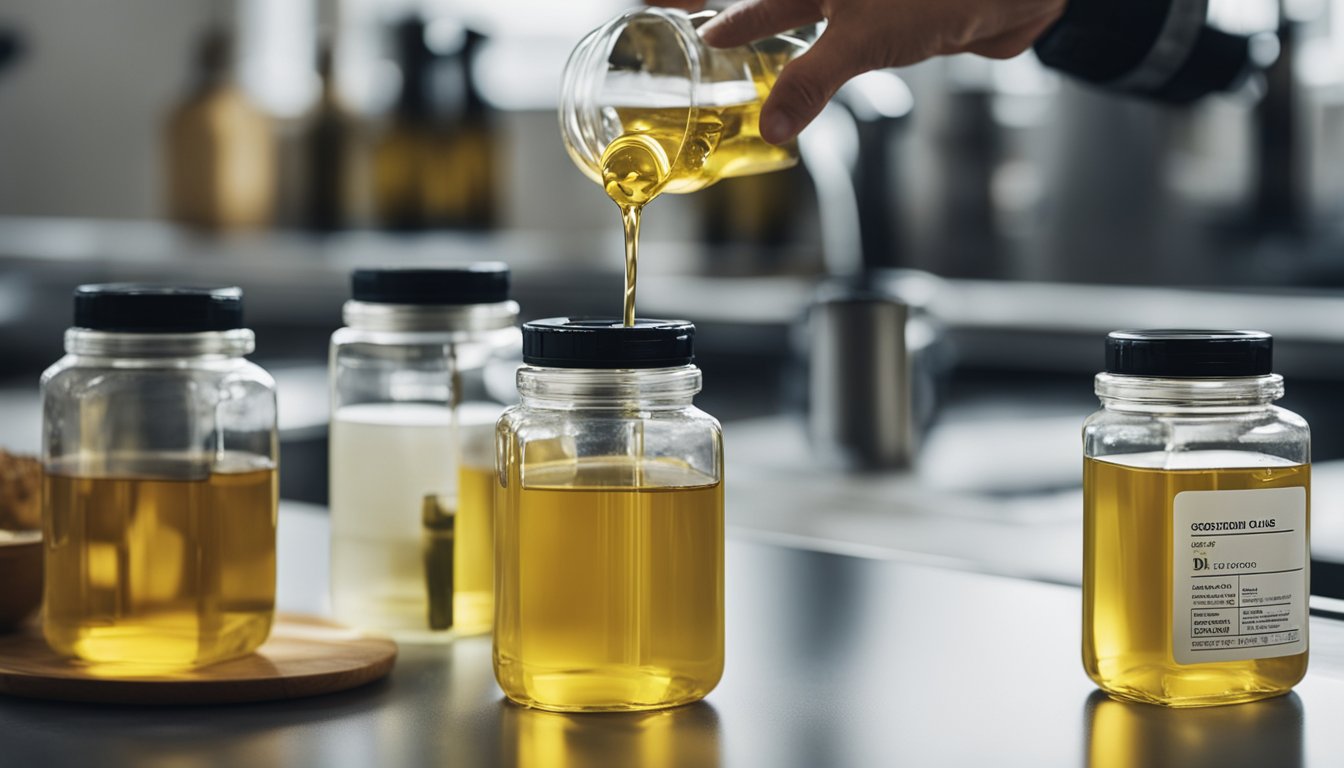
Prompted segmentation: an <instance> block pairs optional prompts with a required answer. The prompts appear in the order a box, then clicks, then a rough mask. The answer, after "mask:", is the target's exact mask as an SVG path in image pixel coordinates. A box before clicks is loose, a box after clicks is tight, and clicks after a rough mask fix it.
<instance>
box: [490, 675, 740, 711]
mask: <svg viewBox="0 0 1344 768" xmlns="http://www.w3.org/2000/svg"><path fill="white" fill-rule="evenodd" d="M716 683H717V680H716V681H714V682H710V683H708V684H706V681H704V680H700V679H693V678H688V677H683V676H674V675H669V674H660V673H659V672H657V671H636V672H608V673H601V672H595V671H593V670H575V671H568V672H546V673H539V674H527V675H525V682H524V683H523V685H521V686H517V687H515V686H512V685H502V686H501V687H503V688H504V694H505V695H506V696H507V697H508V698H509V700H510V701H512V702H514V703H515V704H519V705H521V706H524V707H530V708H533V709H541V710H545V711H548V712H639V711H646V710H653V709H667V708H670V707H680V706H683V705H686V704H691V703H694V702H697V701H699V700H701V699H703V698H704V697H705V696H706V695H708V694H709V692H710V691H711V690H713V689H714V685H715V684H716Z"/></svg>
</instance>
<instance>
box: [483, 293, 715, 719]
mask: <svg viewBox="0 0 1344 768" xmlns="http://www.w3.org/2000/svg"><path fill="white" fill-rule="evenodd" d="M693 334H694V326H692V325H690V324H689V323H684V322H680V321H661V320H639V321H637V322H636V323H635V325H634V326H632V327H627V326H624V325H623V324H622V323H621V322H620V321H618V320H573V319H569V318H555V319H550V320H539V321H536V322H533V323H528V324H527V325H525V326H524V328H523V359H524V362H525V363H526V365H525V366H524V367H523V368H521V369H520V370H519V371H518V391H519V394H520V395H521V403H520V404H519V405H518V406H515V407H514V408H511V409H509V410H508V411H506V412H505V413H504V415H503V416H502V417H501V418H500V420H499V425H498V429H497V435H496V447H497V450H498V454H499V456H498V462H497V463H498V468H499V483H500V487H501V491H500V502H499V510H498V516H497V519H496V527H495V551H496V555H495V557H496V571H495V584H496V589H497V594H496V606H495V649H494V663H495V677H496V679H497V680H498V681H499V684H500V687H502V688H503V690H504V693H505V695H507V696H508V697H509V698H510V699H512V700H513V701H515V702H517V703H519V704H523V705H526V706H531V707H537V708H540V709H547V710H554V711H603V710H645V709H657V708H661V707H671V706H676V705H679V704H686V703H689V702H692V701H696V700H698V699H701V698H703V697H704V696H705V695H706V694H708V693H709V692H710V691H711V690H713V688H714V686H715V685H716V684H717V683H718V681H719V677H720V676H721V674H722V672H723V484H722V478H723V450H722V432H721V430H720V428H719V424H718V422H717V421H715V420H714V418H712V417H711V416H709V415H708V414H706V413H704V412H703V411H700V410H699V409H697V408H696V407H695V406H694V405H692V399H693V397H694V396H695V394H696V393H697V392H699V391H700V371H699V370H698V369H697V368H696V367H695V366H694V365H692V364H691V363H692V359H693V358H692V336H693Z"/></svg>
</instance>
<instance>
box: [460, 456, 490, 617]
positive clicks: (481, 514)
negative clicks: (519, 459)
mask: <svg viewBox="0 0 1344 768" xmlns="http://www.w3.org/2000/svg"><path fill="white" fill-rule="evenodd" d="M497 485H499V479H498V475H496V474H495V468H494V467H493V466H465V465H464V466H463V467H462V468H461V469H459V470H458V486H457V493H458V496H457V501H458V510H457V532H456V539H457V541H456V547H457V548H456V556H455V557H454V558H453V614H454V616H453V627H454V629H456V630H457V632H458V633H459V634H464V635H475V634H483V633H486V632H489V631H490V628H491V627H492V626H493V625H494V623H495V486H497Z"/></svg>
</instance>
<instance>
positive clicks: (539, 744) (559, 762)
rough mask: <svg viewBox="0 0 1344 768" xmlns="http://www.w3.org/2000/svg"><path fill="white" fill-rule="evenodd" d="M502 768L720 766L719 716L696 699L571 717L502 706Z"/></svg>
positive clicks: (506, 704) (513, 705) (698, 767)
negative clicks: (646, 709) (641, 709)
mask: <svg viewBox="0 0 1344 768" xmlns="http://www.w3.org/2000/svg"><path fill="white" fill-rule="evenodd" d="M500 732H501V737H502V739H503V750H502V752H503V756H504V760H503V762H502V765H509V766H517V768H583V766H591V765H637V766H640V768H682V767H683V766H684V767H686V768H718V766H719V764H720V748H719V714H718V712H716V711H714V707H712V706H710V705H709V704H707V703H705V702H703V701H700V702H696V703H695V704H689V705H687V706H684V707H676V708H673V709H665V710H661V711H658V712H630V713H602V714H583V715H569V714H560V713H556V712H541V711H539V710H535V709H524V708H523V707H519V706H517V705H515V704H510V703H508V702H502V703H501V704H500Z"/></svg>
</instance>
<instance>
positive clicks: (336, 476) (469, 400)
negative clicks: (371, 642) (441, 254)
mask: <svg viewBox="0 0 1344 768" xmlns="http://www.w3.org/2000/svg"><path fill="white" fill-rule="evenodd" d="M352 283H353V298H352V300H351V301H349V302H346V305H345V309H344V317H345V327H344V328H341V329H340V330H338V331H337V332H336V333H335V335H333V336H332V339H331V365H330V373H331V377H332V378H331V392H332V412H331V433H330V451H331V462H330V470H331V483H330V506H331V598H332V608H333V611H334V613H335V615H336V618H338V619H339V620H341V621H342V622H344V623H347V624H350V625H352V626H356V627H360V628H363V629H370V630H375V631H379V632H384V633H388V634H391V635H393V636H395V637H396V638H397V639H399V640H403V641H415V642H435V641H446V640H449V639H451V638H453V637H457V636H461V635H475V634H483V633H485V632H489V631H490V627H491V626H492V624H493V622H494V612H495V604H494V538H493V536H494V518H495V504H494V502H495V496H494V491H495V484H496V483H495V444H494V435H495V421H496V420H498V418H499V415H500V413H501V412H502V411H503V410H504V405H503V404H501V403H500V402H499V400H500V398H504V397H509V398H511V397H512V394H513V386H512V383H513V375H512V374H513V369H514V368H515V367H516V366H517V354H518V345H519V341H518V328H517V318H518V305H517V304H516V303H515V302H513V301H510V300H509V271H508V267H506V266H504V265H503V264H497V263H481V264H474V265H470V266H465V267H454V268H439V269H359V270H356V271H355V273H354V276H353V278H352ZM491 373H498V374H499V376H497V377H496V378H498V379H499V380H500V381H501V382H502V384H501V385H500V387H499V388H498V389H499V391H498V392H493V393H492V391H491V388H490V386H489V380H490V374H491Z"/></svg>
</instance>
